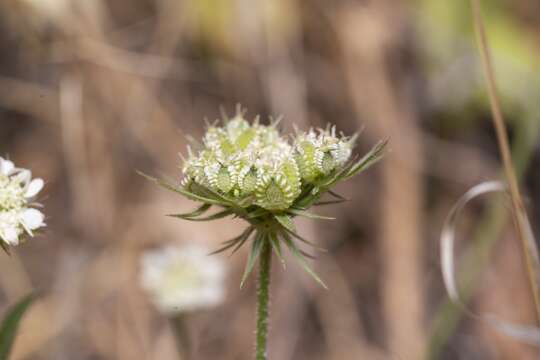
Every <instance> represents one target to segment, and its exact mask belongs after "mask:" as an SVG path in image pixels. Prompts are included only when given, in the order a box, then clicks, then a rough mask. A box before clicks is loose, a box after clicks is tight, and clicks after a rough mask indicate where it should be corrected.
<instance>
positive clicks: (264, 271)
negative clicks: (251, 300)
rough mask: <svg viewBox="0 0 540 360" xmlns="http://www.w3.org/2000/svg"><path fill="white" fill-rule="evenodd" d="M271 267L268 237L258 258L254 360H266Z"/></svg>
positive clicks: (270, 249) (270, 248)
mask: <svg viewBox="0 0 540 360" xmlns="http://www.w3.org/2000/svg"><path fill="white" fill-rule="evenodd" d="M271 267H272V245H271V243H270V237H266V238H265V239H264V244H263V248H262V252H261V257H260V259H259V289H258V291H257V333H256V350H255V359H256V360H267V358H268V357H267V354H266V344H267V338H268V313H269V310H268V308H269V302H270V272H271Z"/></svg>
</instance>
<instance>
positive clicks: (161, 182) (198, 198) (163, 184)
mask: <svg viewBox="0 0 540 360" xmlns="http://www.w3.org/2000/svg"><path fill="white" fill-rule="evenodd" d="M137 174H139V175H141V176H143V177H145V178H146V179H148V180H150V181H152V182H154V183H156V184H157V185H159V186H161V187H163V188H165V189H167V190H171V191H174V192H176V193H178V194H180V195H183V196H185V197H187V198H188V199H190V200H194V201H201V202H203V203H207V204H212V205H221V206H224V205H228V204H226V203H224V202H223V201H219V200H215V199H210V198H207V197H204V196H200V195H197V194H194V193H192V192H190V191H187V190H186V189H184V188H182V187H178V186H175V185H172V184H169V183H168V182H166V181H164V180H160V179H157V178H155V177H152V176H150V175H146V174H145V173H143V172H141V171H137Z"/></svg>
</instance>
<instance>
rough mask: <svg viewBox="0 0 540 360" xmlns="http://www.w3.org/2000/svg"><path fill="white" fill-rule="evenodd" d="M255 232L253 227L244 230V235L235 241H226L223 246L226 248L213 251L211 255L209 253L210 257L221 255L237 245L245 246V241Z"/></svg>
mask: <svg viewBox="0 0 540 360" xmlns="http://www.w3.org/2000/svg"><path fill="white" fill-rule="evenodd" d="M252 231H253V227H251V226H250V227H248V228H247V229H246V230H244V231H243V232H242V234H240V235H239V236H237V237H235V238H234V239H231V240H227V241H224V242H223V244H224V246H222V247H220V248H219V249H217V250H215V251H212V252H211V253H209V254H208V255H214V254H219V253H221V252H223V251H225V250H227V249H230V248H232V247H233V246H235V245H238V244H240V245H241V244H243V243H244V242H245V240H246V239H247V238H248V237H249V235H250V234H251V232H252Z"/></svg>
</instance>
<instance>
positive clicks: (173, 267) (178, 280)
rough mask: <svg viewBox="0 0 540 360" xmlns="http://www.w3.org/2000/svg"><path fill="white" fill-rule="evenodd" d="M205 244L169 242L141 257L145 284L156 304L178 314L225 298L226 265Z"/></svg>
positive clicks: (142, 279) (213, 304) (165, 311)
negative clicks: (178, 244)
mask: <svg viewBox="0 0 540 360" xmlns="http://www.w3.org/2000/svg"><path fill="white" fill-rule="evenodd" d="M208 252H209V251H208V250H207V249H206V248H204V247H200V246H196V245H189V246H184V247H175V246H168V247H164V248H161V249H155V250H148V251H146V252H145V253H144V254H143V255H142V257H141V278H140V280H141V285H142V287H143V288H144V289H145V290H146V291H147V292H148V293H149V295H150V297H151V299H152V301H153V303H154V304H155V305H156V307H157V308H158V309H159V310H160V311H162V312H164V313H166V314H175V313H180V312H187V311H193V310H197V309H204V308H210V307H214V306H217V305H219V304H220V303H221V302H222V301H223V298H224V277H225V268H224V265H223V263H222V261H221V259H219V258H216V257H210V256H208Z"/></svg>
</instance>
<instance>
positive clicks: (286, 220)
mask: <svg viewBox="0 0 540 360" xmlns="http://www.w3.org/2000/svg"><path fill="white" fill-rule="evenodd" d="M274 217H275V218H276V220H277V221H278V222H279V224H280V225H281V226H283V227H284V228H285V229H286V230H289V231H290V232H295V231H296V226H294V222H293V221H292V219H291V217H290V216H288V215H285V214H283V215H281V214H274Z"/></svg>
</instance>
